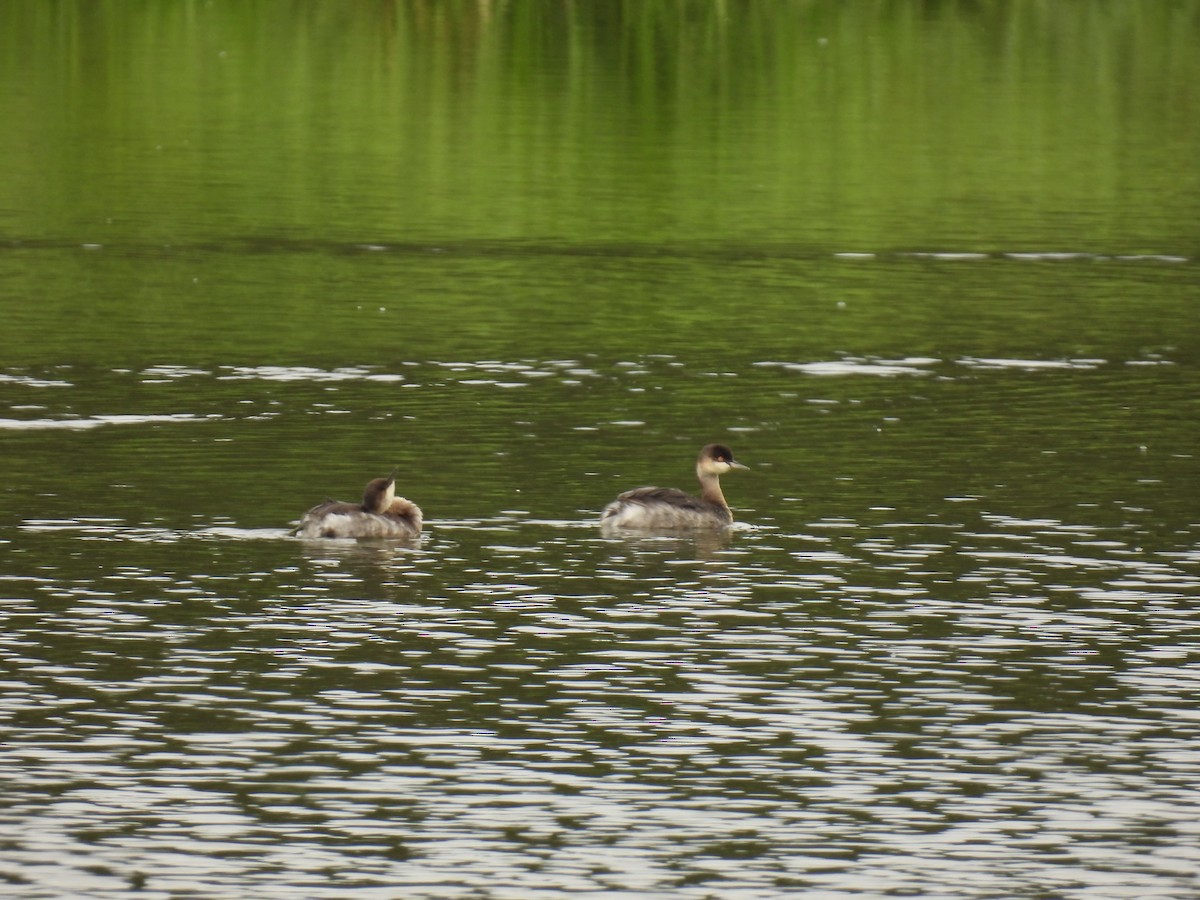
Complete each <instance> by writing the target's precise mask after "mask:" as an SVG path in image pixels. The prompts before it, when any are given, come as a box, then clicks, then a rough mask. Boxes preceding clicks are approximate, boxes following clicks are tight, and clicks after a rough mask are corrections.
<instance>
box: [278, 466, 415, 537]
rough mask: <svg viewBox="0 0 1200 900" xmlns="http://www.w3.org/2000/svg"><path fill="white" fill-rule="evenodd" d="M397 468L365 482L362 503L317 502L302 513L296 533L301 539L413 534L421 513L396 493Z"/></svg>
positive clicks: (404, 535)
mask: <svg viewBox="0 0 1200 900" xmlns="http://www.w3.org/2000/svg"><path fill="white" fill-rule="evenodd" d="M399 471H400V470H399V469H398V468H397V469H394V470H393V471H392V474H391V475H389V476H388V477H387V478H374V479H372V480H371V481H369V482H367V487H366V489H365V490H364V491H363V498H362V503H343V502H341V501H339V500H326V501H325V502H324V503H319V504H317V505H316V506H314V507H313V508H312V509H310V510H309V511H308V512H306V513H305V514H304V518H303V519H301V520H300V525H299V526H298V527H297V528H296V534H297V535H298V536H299V537H302V538H365V537H399V538H411V537H416V536H417V535H419V534H420V533H421V525H422V524H423V522H424V516H423V514H422V513H421V508H420V507H419V506H417V504H415V503H413V502H412V501H411V500H405V499H404V498H403V497H397V496H396V474H397V473H398V472H399Z"/></svg>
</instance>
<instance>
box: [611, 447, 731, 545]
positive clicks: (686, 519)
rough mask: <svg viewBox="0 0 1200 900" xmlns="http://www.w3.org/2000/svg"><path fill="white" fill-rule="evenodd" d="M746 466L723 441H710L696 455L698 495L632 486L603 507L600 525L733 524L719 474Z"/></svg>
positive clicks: (659, 527)
mask: <svg viewBox="0 0 1200 900" xmlns="http://www.w3.org/2000/svg"><path fill="white" fill-rule="evenodd" d="M745 468H747V466H744V465H742V464H741V463H740V462H737V461H736V460H735V459H734V458H733V451H732V450H730V449H729V448H728V447H726V446H725V445H724V444H709V445H708V446H706V447H705V448H704V449H703V450H701V451H700V455H699V456H698V457H696V478H697V479H699V481H700V496H699V497H693V496H692V495H691V494H685V493H684V492H683V491H680V490H676V489H675V488H660V487H640V488H634V489H633V490H632V491H626V492H625V493H623V494H620V495H618V496H617V499H616V500H614V501H613V502H612V503H610V504H608V506H606V507H604V511H603V512H602V513H601V514H600V524H601V526H603V527H604V528H634V529H641V530H648V531H657V530H663V531H680V530H685V529H693V528H725V527H727V526H729V525H732V524H733V513H732V512H731V511H730V509H729V504H728V503H726V502H725V495H724V494H722V493H721V476H722V475H723V474H725V473H726V472H728V471H730V470H732V469H745Z"/></svg>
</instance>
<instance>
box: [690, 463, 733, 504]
mask: <svg viewBox="0 0 1200 900" xmlns="http://www.w3.org/2000/svg"><path fill="white" fill-rule="evenodd" d="M696 477H697V478H699V479H700V499H702V500H706V501H708V502H709V503H715V504H716V505H717V506H720V507H721V508H722V509H729V504H728V503H726V502H725V495H724V494H722V493H721V479H720V478H719V477H718V476H717V475H714V474H713V473H712V472H705V471H704V470H703V469H701V468H700V466H699V465H697V466H696Z"/></svg>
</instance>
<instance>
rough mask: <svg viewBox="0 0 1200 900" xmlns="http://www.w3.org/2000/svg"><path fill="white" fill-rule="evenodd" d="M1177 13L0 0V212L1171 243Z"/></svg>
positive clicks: (1188, 50) (1184, 143) (282, 226)
mask: <svg viewBox="0 0 1200 900" xmlns="http://www.w3.org/2000/svg"><path fill="white" fill-rule="evenodd" d="M1198 22H1200V4H1197V3H1196V2H1184V3H1172V4H1165V3H1125V4H1110V3H1083V4H1069V5H1068V4H977V3H949V4H875V5H872V6H864V5H862V4H831V3H811V4H790V3H789V4H781V3H774V2H749V3H739V4H736V5H731V4H728V3H710V2H681V0H669V2H668V0H659V2H655V0H638V2H633V0H630V2H623V3H595V4H592V3H587V4H569V3H561V2H549V0H545V2H540V3H500V2H495V3H478V2H471V3H466V2H463V3H442V2H436V3H435V2H411V3H398V4H397V3H379V4H376V5H374V6H373V7H371V6H357V7H354V8H353V10H351V11H348V10H347V8H346V7H345V6H344V5H341V4H320V3H313V4H300V5H299V6H298V7H297V5H295V4H287V5H274V4H245V5H234V6H227V5H215V6H211V7H210V6H205V5H194V4H168V5H161V4H154V3H132V2H131V3H125V4H120V5H117V6H115V7H114V6H112V5H109V6H106V7H105V9H104V11H103V12H101V11H100V10H99V9H98V8H96V7H94V6H93V5H91V4H86V3H66V4H22V5H19V6H18V7H16V8H15V9H13V10H9V11H8V13H7V24H6V28H5V29H4V32H3V34H2V35H0V80H2V81H3V83H4V86H5V88H6V89H5V90H3V91H0V116H2V117H3V120H4V121H5V122H6V132H7V134H6V136H5V137H6V139H2V140H0V164H3V166H4V169H5V171H6V172H8V173H10V177H9V178H6V179H5V182H4V185H3V186H0V209H3V210H4V212H3V213H0V215H2V216H3V219H0V224H2V225H3V227H4V228H5V229H6V230H8V231H10V232H14V233H16V234H17V235H19V236H22V237H31V236H38V235H54V236H69V237H72V238H75V237H77V238H78V239H79V240H81V241H83V240H112V239H113V238H114V237H115V236H121V237H126V238H127V237H131V236H134V235H136V236H139V237H142V238H149V239H151V240H162V241H172V242H178V241H181V240H185V239H188V238H195V237H198V236H212V235H227V234H231V233H232V234H247V233H251V234H289V233H297V232H299V233H303V234H307V235H314V234H319V235H323V236H335V237H344V238H346V239H372V240H384V239H393V240H394V239H399V238H401V237H412V238H417V239H431V240H432V239H444V238H446V237H448V236H458V237H462V236H479V237H485V236H486V237H498V238H513V237H517V238H527V237H533V238H544V237H550V236H552V237H555V238H560V239H564V240H569V241H576V240H613V239H623V238H629V237H632V238H634V239H636V240H638V241H650V242H654V241H659V240H663V239H669V238H679V237H692V236H704V237H707V238H712V239H727V238H731V237H736V238H740V239H745V240H762V239H771V240H777V241H778V240H782V241H795V242H799V243H807V244H812V243H816V244H821V245H825V244H828V243H830V242H833V243H835V244H837V245H839V246H865V247H868V248H879V247H881V246H882V247H887V246H906V245H912V244H914V243H918V244H920V245H923V246H928V245H929V244H931V243H932V244H936V245H940V246H946V245H960V246H961V245H965V246H969V247H971V248H972V249H979V248H981V247H995V246H1002V247H1011V246H1013V245H1025V244H1026V243H1027V242H1029V241H1030V240H1031V237H1030V233H1031V232H1034V233H1035V235H1034V237H1033V238H1032V242H1033V243H1035V244H1037V243H1039V241H1038V239H1037V235H1038V234H1040V235H1043V236H1046V235H1048V236H1053V237H1056V238H1057V237H1061V236H1064V235H1065V236H1068V237H1072V238H1074V240H1073V241H1072V242H1071V243H1072V245H1079V244H1082V243H1086V244H1089V245H1094V244H1097V243H1099V244H1100V245H1102V246H1105V247H1109V246H1115V247H1117V248H1118V249H1121V250H1139V249H1150V250H1164V249H1171V247H1169V246H1164V242H1163V229H1162V228H1161V227H1160V226H1159V225H1158V223H1161V222H1162V221H1163V219H1164V217H1167V218H1168V219H1170V220H1173V221H1175V222H1177V223H1179V228H1178V229H1175V230H1174V231H1175V233H1176V234H1178V235H1188V234H1190V233H1191V232H1192V228H1193V223H1194V222H1195V221H1198V220H1200V216H1198V215H1197V212H1198V210H1197V209H1196V203H1197V201H1196V199H1195V198H1196V197H1197V196H1198V195H1200V192H1198V191H1197V190H1195V188H1196V186H1197V174H1196V170H1197V167H1196V165H1195V163H1194V156H1195V153H1194V148H1195V146H1196V145H1197V137H1198V135H1197V128H1198V127H1200V126H1198V125H1197V124H1196V123H1197V122H1198V121H1200V117H1198V116H1195V115H1190V114H1188V112H1189V110H1195V109H1196V107H1197V105H1198V102H1200V98H1198V97H1197V93H1198V92H1200V87H1197V86H1198V85H1200V54H1197V53H1196V52H1195V49H1194V48H1195V47H1196V46H1197V45H1198V43H1200V42H1198V40H1197V39H1198V37H1200V34H1198V32H1200V25H1198V24H1197V23H1198ZM14 175H15V176H16V177H12V176H14ZM1151 212H1152V213H1153V214H1152V215H1151ZM109 220H112V222H111V224H109ZM1170 230H1171V229H1168V231H1170ZM64 231H65V235H64ZM1189 246H1190V243H1189Z"/></svg>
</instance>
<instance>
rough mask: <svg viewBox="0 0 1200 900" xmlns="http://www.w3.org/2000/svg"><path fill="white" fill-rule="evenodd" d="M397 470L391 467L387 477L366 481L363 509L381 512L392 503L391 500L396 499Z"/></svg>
mask: <svg viewBox="0 0 1200 900" xmlns="http://www.w3.org/2000/svg"><path fill="white" fill-rule="evenodd" d="M399 471H400V469H399V467H397V468H395V469H392V474H391V475H389V476H388V477H387V478H375V479H373V480H371V481H368V482H367V487H366V490H364V491H363V502H362V505H363V509H365V510H366V511H367V512H372V513H382V512H384V511H386V510H387V508H388V507H390V506H391V505H392V501H393V500H395V499H396V475H397V473H399Z"/></svg>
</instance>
